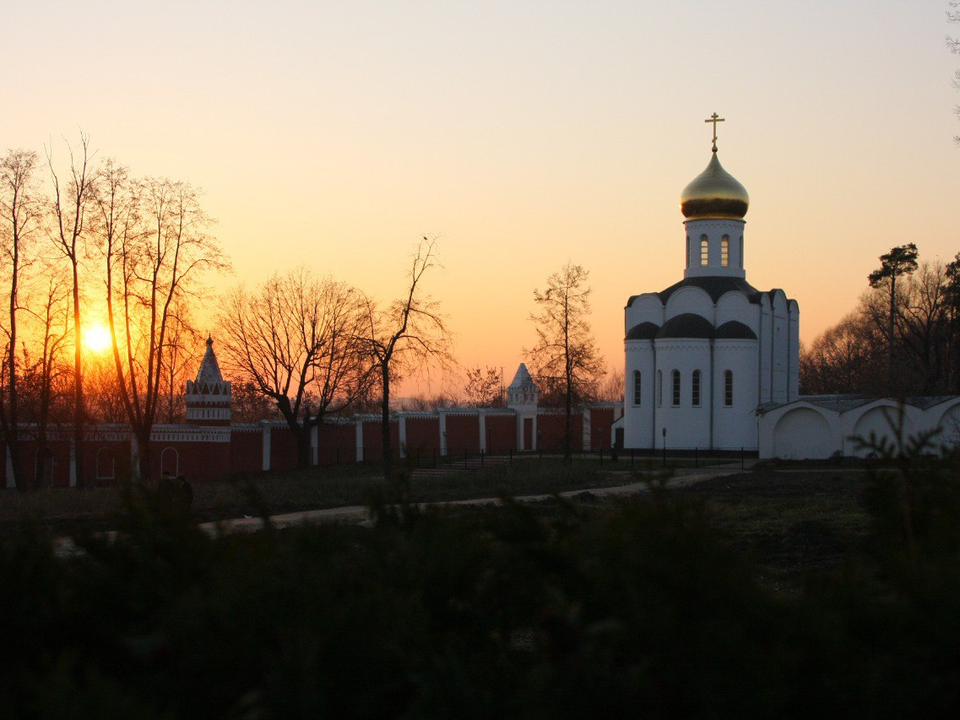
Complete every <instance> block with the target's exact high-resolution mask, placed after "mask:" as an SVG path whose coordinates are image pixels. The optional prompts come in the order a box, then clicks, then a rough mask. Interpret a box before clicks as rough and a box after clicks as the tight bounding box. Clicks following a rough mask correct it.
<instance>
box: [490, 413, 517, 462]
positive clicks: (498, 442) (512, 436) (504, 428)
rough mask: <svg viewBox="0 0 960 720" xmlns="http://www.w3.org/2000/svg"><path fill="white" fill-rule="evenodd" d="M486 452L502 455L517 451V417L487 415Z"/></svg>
mask: <svg viewBox="0 0 960 720" xmlns="http://www.w3.org/2000/svg"><path fill="white" fill-rule="evenodd" d="M485 421H486V424H487V452H488V453H504V452H509V451H510V450H516V449H517V416H516V415H487V416H486V418H485Z"/></svg>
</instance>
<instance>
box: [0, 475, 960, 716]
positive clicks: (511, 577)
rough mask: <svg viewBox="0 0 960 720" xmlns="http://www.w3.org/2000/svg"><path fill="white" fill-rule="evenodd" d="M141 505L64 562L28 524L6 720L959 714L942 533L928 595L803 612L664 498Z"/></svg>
mask: <svg viewBox="0 0 960 720" xmlns="http://www.w3.org/2000/svg"><path fill="white" fill-rule="evenodd" d="M939 472H940V477H943V478H945V481H949V482H953V481H954V480H950V478H953V477H954V475H953V474H952V472H948V471H947V470H944V469H943V468H941V469H940V471H939ZM930 497H931V498H938V499H939V500H940V501H942V498H943V495H942V493H939V492H938V493H933V494H931V496H930ZM947 505H948V507H946V508H945V509H944V512H947V513H953V512H955V511H956V508H954V507H953V506H950V505H949V504H947ZM125 507H126V510H125V513H124V515H123V517H122V518H121V521H120V522H119V526H120V528H121V530H120V531H119V532H118V533H117V534H115V535H110V536H106V535H101V536H91V537H86V538H79V539H78V540H77V542H78V544H79V546H80V547H81V548H82V552H81V553H79V554H74V555H71V556H68V557H66V558H57V557H56V555H55V553H54V551H53V545H52V543H51V540H50V538H48V537H43V536H42V535H41V534H39V533H38V531H37V530H36V529H35V528H30V527H23V528H22V529H21V531H20V533H18V534H17V535H16V536H15V537H12V538H10V539H9V540H8V541H6V542H5V543H4V544H3V545H2V546H0V579H2V582H0V622H2V623H3V627H4V629H5V632H4V635H3V640H2V644H0V667H2V668H3V673H2V675H0V678H2V679H0V707H2V708H3V710H4V713H5V714H7V715H10V716H22V717H58V718H59V717H318V716H348V717H382V716H388V717H397V716H405V717H422V716H455V717H480V716H485V717H486V716H508V717H515V716H521V717H583V716H594V715H627V714H629V715H630V716H636V715H642V716H653V717H675V716H678V715H684V716H703V715H709V716H744V715H746V716H756V715H761V714H762V715H785V714H812V713H814V712H817V711H822V710H823V709H825V708H831V709H835V708H843V707H848V708H849V709H851V710H854V711H856V712H858V713H866V714H871V715H884V714H894V713H895V712H902V711H903V710H904V709H908V708H909V704H910V702H911V699H913V700H914V701H916V702H919V703H921V705H922V707H925V708H929V709H931V710H933V711H935V712H942V711H943V710H945V709H947V708H949V707H950V706H951V705H954V704H956V702H957V700H958V688H960V682H957V680H958V677H957V669H958V667H960V661H958V660H957V658H956V657H955V649H956V647H957V640H958V639H960V632H958V622H960V621H958V620H957V619H956V618H960V612H958V611H960V592H957V589H958V587H960V585H958V583H957V581H956V571H955V568H956V565H955V564H954V565H953V566H952V569H950V570H948V569H947V568H949V567H950V562H947V560H948V559H949V558H953V560H956V557H955V547H956V546H955V545H953V544H951V543H949V542H946V541H944V540H937V542H936V543H934V544H933V545H928V544H925V543H923V542H920V543H918V544H917V546H918V548H919V550H918V552H920V553H921V554H925V553H927V550H928V547H929V548H931V550H930V551H931V552H932V551H933V550H932V548H934V547H935V548H936V549H937V552H941V551H943V552H946V553H947V554H946V555H944V556H942V558H941V560H942V561H941V560H938V561H937V562H932V563H925V564H924V563H921V564H919V565H916V566H914V567H913V569H911V571H910V572H911V573H912V576H911V577H912V578H913V579H912V580H911V581H910V582H906V581H905V580H904V579H903V576H902V574H899V575H896V576H894V574H893V572H892V570H891V569H890V568H889V567H887V565H885V564H884V563H883V562H881V561H880V560H878V559H877V558H878V556H877V554H875V555H874V556H872V557H866V556H865V557H864V559H863V560H862V561H855V560H851V563H850V564H849V566H848V567H847V568H846V569H845V570H844V571H843V572H840V573H837V574H835V575H832V576H829V577H821V578H820V579H819V580H818V581H816V582H811V583H810V584H809V586H808V589H807V590H806V591H805V592H804V593H803V594H801V595H798V596H790V597H783V596H778V595H775V594H774V593H772V592H771V591H768V590H766V589H765V588H763V587H762V586H761V585H760V584H759V583H758V582H757V579H756V577H757V574H756V571H755V569H754V567H753V564H752V563H751V562H750V560H749V559H748V558H745V557H743V556H742V554H740V553H738V552H736V551H735V550H733V549H732V547H731V546H730V545H728V544H727V543H726V542H725V541H724V540H723V539H722V538H720V537H718V535H717V533H716V532H715V531H714V530H712V529H711V528H710V524H709V522H708V518H706V517H705V515H704V513H703V511H702V510H701V508H700V506H699V505H698V504H696V503H695V502H690V501H676V500H673V499H671V498H670V497H669V496H668V495H667V494H666V493H664V492H663V491H662V490H659V489H656V488H654V489H653V492H652V493H650V494H649V495H647V496H644V497H642V498H639V499H636V500H633V501H630V502H624V503H621V504H617V505H615V506H612V507H604V508H600V509H594V510H591V511H589V512H585V511H583V510H581V509H578V508H576V507H572V506H568V505H565V504H563V503H559V504H556V505H553V506H550V507H549V508H544V507H535V508H531V507H528V506H520V505H514V504H510V503H507V504H506V506H505V507H502V508H492V509H484V510H466V511H461V513H459V514H457V515H452V514H450V513H444V512H439V511H418V510H417V509H416V508H415V507H409V506H400V507H394V506H384V505H380V506H378V507H376V508H375V517H376V522H375V523H374V525H373V527H370V528H360V527H351V526H320V527H301V528H297V529H291V530H284V531H277V530H274V529H272V528H271V527H269V525H268V526H267V528H266V529H265V530H263V531H261V532H258V533H255V534H251V535H228V536H222V537H210V536H208V535H207V534H206V533H204V532H202V531H200V530H198V529H197V528H196V526H195V524H194V523H193V521H192V519H191V518H190V517H188V516H187V515H186V513H185V512H184V511H183V508H182V507H179V506H177V505H176V504H173V503H170V502H169V501H168V500H167V499H164V498H163V497H158V496H156V495H153V494H152V493H150V492H148V491H144V490H142V489H139V488H138V489H135V490H133V491H131V492H130V493H129V494H128V496H127V497H126V499H125ZM894 525H896V523H894ZM948 525H949V523H940V522H937V523H930V524H928V525H924V527H931V528H933V527H936V528H938V530H937V532H938V533H940V532H946V530H943V528H944V527H946V526H948ZM884 527H887V523H882V522H878V524H877V526H876V528H877V532H883V528H884ZM955 527H960V523H957V524H956V525H955ZM871 547H872V548H873V549H874V550H876V553H879V554H880V555H883V556H886V555H888V554H889V553H890V552H891V550H890V549H889V548H887V546H886V544H885V542H879V541H875V542H874V543H873V544H872V545H871ZM951 552H952V553H954V554H953V555H950V553H951ZM901 565H902V563H897V564H895V567H900V566H901Z"/></svg>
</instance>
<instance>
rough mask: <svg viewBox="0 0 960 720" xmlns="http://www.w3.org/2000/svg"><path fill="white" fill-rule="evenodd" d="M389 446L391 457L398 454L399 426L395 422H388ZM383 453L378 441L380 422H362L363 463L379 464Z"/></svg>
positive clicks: (379, 440)
mask: <svg viewBox="0 0 960 720" xmlns="http://www.w3.org/2000/svg"><path fill="white" fill-rule="evenodd" d="M390 446H391V447H392V448H393V456H394V457H399V453H400V426H399V425H398V423H397V421H396V420H391V421H390ZM382 452H383V442H382V441H381V439H380V421H379V420H364V421H363V459H364V462H373V463H379V462H380V459H381V453H382Z"/></svg>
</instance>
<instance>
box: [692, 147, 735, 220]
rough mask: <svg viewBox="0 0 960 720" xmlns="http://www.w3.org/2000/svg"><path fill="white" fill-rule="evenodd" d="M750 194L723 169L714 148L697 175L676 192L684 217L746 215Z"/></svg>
mask: <svg viewBox="0 0 960 720" xmlns="http://www.w3.org/2000/svg"><path fill="white" fill-rule="evenodd" d="M749 205H750V196H749V195H747V190H746V188H744V187H743V185H741V184H740V182H739V181H738V180H737V179H736V178H735V177H734V176H733V175H731V174H730V173H728V172H727V171H726V170H724V169H723V166H722V165H721V164H720V160H719V159H718V158H717V153H716V150H714V152H713V157H712V158H710V163H709V164H708V165H707V169H706V170H704V171H703V172H702V173H700V174H699V175H697V176H696V177H695V178H694V179H693V181H692V182H691V183H690V184H689V185H687V186H686V187H685V188H684V189H683V192H682V193H681V194H680V212H682V213H683V215H684V217H685V218H687V219H688V220H698V219H702V218H736V219H740V218H742V217H743V216H744V215H746V214H747V208H748V207H749Z"/></svg>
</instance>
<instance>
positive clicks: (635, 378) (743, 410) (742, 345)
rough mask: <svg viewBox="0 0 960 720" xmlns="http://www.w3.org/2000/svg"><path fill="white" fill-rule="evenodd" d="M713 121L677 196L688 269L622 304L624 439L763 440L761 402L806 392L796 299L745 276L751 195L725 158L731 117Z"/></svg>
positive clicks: (654, 444)
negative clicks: (701, 166) (695, 169)
mask: <svg viewBox="0 0 960 720" xmlns="http://www.w3.org/2000/svg"><path fill="white" fill-rule="evenodd" d="M706 122H708V123H713V148H712V154H711V156H710V161H709V163H708V164H707V168H706V169H705V170H704V171H703V172H702V173H700V174H699V175H698V176H697V177H695V178H694V179H693V181H691V182H690V184H688V185H687V187H686V188H685V189H684V190H683V192H682V193H681V196H680V211H681V212H682V213H683V216H684V220H683V225H684V228H685V232H684V234H683V236H682V237H683V247H684V252H685V258H686V267H685V269H684V272H683V279H682V280H680V281H679V282H676V283H674V284H673V285H671V286H670V287H668V288H666V289H664V290H661V291H659V292H645V293H641V294H639V295H633V296H632V297H630V299H629V300H628V301H627V305H626V308H625V309H624V321H625V323H624V330H625V332H626V336H625V339H624V354H625V373H624V376H625V377H624V382H625V387H624V408H623V418H622V420H621V421H619V422H618V425H620V426H621V428H622V437H623V447H624V448H626V449H656V448H664V447H666V448H668V449H671V450H683V449H690V450H692V449H695V448H696V449H707V450H741V449H743V450H747V451H758V450H759V448H760V442H759V423H758V412H757V411H758V408H760V407H762V406H765V405H770V404H776V405H782V404H786V403H790V402H792V401H795V400H796V399H797V398H798V391H799V379H800V373H799V365H800V308H799V306H798V304H797V302H796V301H795V300H791V299H790V298H788V297H787V295H786V293H784V291H783V290H780V289H778V288H775V289H773V290H767V291H761V290H757V289H756V288H754V287H753V286H752V285H750V283H749V282H747V273H746V265H745V258H746V244H745V233H744V228H745V226H746V221H745V220H744V217H745V216H746V214H747V209H748V208H749V205H750V197H749V195H748V194H747V191H746V189H745V188H744V187H743V185H742V184H740V182H739V181H737V179H736V178H734V177H733V176H732V175H731V174H730V173H728V172H727V171H726V170H725V169H724V168H723V166H722V165H721V164H720V158H719V155H718V153H717V131H716V130H717V123H719V122H723V119H722V118H719V117H718V116H717V114H716V113H714V114H713V116H712V117H711V119H709V120H707V121H706ZM678 239H679V238H678ZM619 429H620V428H618V430H619Z"/></svg>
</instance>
